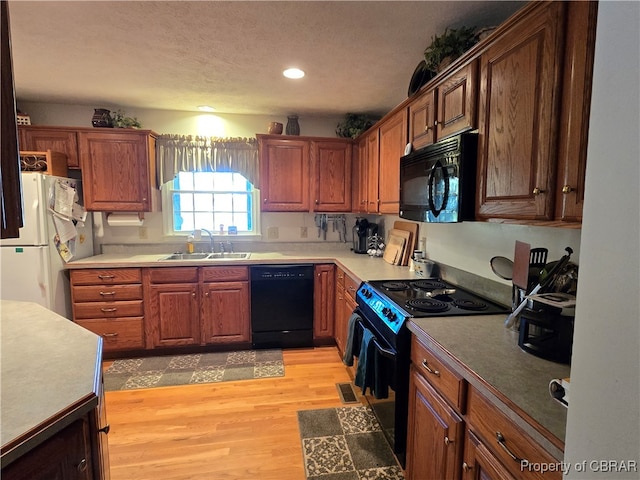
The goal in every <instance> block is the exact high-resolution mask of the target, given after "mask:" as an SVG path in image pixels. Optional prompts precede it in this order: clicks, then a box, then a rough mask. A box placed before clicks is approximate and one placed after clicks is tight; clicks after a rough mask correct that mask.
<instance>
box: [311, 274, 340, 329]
mask: <svg viewBox="0 0 640 480" xmlns="http://www.w3.org/2000/svg"><path fill="white" fill-rule="evenodd" d="M334 271H335V265H316V266H315V270H314V273H315V277H314V285H313V338H333V331H334V318H333V316H334V314H335V306H334V305H335V297H334V295H335V274H334Z"/></svg>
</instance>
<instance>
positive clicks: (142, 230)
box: [138, 227, 147, 240]
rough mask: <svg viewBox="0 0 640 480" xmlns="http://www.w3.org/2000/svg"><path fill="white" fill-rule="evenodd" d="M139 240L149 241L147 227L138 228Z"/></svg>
mask: <svg viewBox="0 0 640 480" xmlns="http://www.w3.org/2000/svg"><path fill="white" fill-rule="evenodd" d="M138 238H139V239H140V240H146V239H147V227H138Z"/></svg>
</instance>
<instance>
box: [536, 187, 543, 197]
mask: <svg viewBox="0 0 640 480" xmlns="http://www.w3.org/2000/svg"><path fill="white" fill-rule="evenodd" d="M544 192H545V191H544V190H543V189H541V188H538V187H536V188H534V189H533V194H534V195H540V194H541V193H544Z"/></svg>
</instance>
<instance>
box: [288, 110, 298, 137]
mask: <svg viewBox="0 0 640 480" xmlns="http://www.w3.org/2000/svg"><path fill="white" fill-rule="evenodd" d="M287 135H300V125H299V124H298V116H297V115H289V116H288V117H287Z"/></svg>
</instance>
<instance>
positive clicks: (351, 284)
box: [344, 274, 360, 300]
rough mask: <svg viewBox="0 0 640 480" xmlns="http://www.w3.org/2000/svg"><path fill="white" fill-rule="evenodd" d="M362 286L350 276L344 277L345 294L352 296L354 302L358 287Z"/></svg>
mask: <svg viewBox="0 0 640 480" xmlns="http://www.w3.org/2000/svg"><path fill="white" fill-rule="evenodd" d="M359 286H360V282H358V281H356V280H354V279H353V278H351V277H350V276H349V275H346V274H345V276H344V294H345V295H348V296H350V297H351V298H352V299H353V300H355V299H356V292H357V291H358V287H359Z"/></svg>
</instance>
